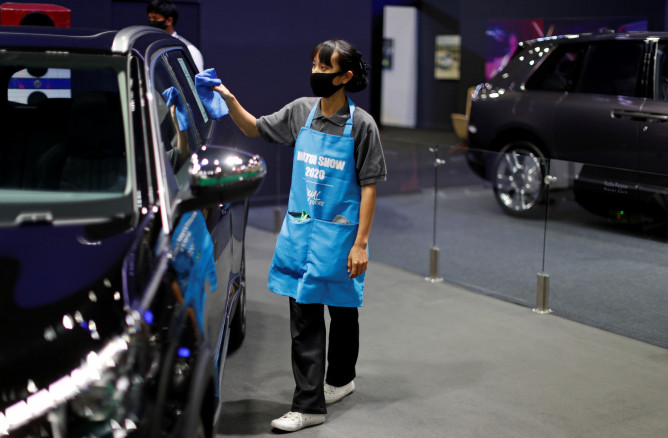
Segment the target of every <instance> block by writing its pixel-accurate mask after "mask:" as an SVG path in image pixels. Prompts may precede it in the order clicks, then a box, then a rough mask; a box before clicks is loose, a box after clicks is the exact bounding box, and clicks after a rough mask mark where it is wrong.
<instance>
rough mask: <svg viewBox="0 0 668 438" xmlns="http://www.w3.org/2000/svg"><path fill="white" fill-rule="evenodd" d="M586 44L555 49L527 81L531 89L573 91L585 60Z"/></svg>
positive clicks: (527, 85)
mask: <svg viewBox="0 0 668 438" xmlns="http://www.w3.org/2000/svg"><path fill="white" fill-rule="evenodd" d="M585 50H586V46H582V45H577V46H562V47H558V48H557V49H555V50H554V51H553V52H552V53H551V54H550V55H549V56H548V58H547V59H546V60H545V61H544V62H543V63H542V64H541V65H540V67H539V68H538V69H537V70H536V72H535V73H534V74H533V75H532V76H531V78H530V79H529V80H528V81H527V83H526V88H527V89H529V90H545V91H562V92H563V91H571V90H572V89H573V87H574V85H575V82H576V80H577V78H578V75H579V73H580V70H581V67H582V61H583V60H584V54H585Z"/></svg>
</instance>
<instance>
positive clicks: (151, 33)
mask: <svg viewBox="0 0 668 438" xmlns="http://www.w3.org/2000/svg"><path fill="white" fill-rule="evenodd" d="M161 40H162V41H164V42H165V44H166V45H170V44H174V45H182V43H181V42H180V41H179V40H178V39H176V38H171V37H169V34H168V33H167V32H165V31H163V30H161V29H157V28H154V27H150V26H130V27H126V28H124V29H121V30H100V29H84V28H69V27H67V28H66V27H51V26H0V49H4V50H38V51H46V50H64V51H69V52H93V53H106V54H127V53H128V52H129V51H130V50H131V49H133V48H137V49H139V50H140V51H141V50H142V49H145V48H146V47H148V46H149V45H151V44H153V43H155V42H156V41H161Z"/></svg>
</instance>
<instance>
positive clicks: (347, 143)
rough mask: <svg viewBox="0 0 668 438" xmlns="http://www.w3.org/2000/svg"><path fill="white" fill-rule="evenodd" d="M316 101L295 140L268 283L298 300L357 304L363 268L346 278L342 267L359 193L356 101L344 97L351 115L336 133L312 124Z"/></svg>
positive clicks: (352, 238) (352, 239) (355, 223)
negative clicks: (285, 211) (287, 193)
mask: <svg viewBox="0 0 668 438" xmlns="http://www.w3.org/2000/svg"><path fill="white" fill-rule="evenodd" d="M319 103H320V101H318V103H316V105H315V106H314V107H313V109H312V110H311V113H310V114H309V117H308V119H307V120H306V124H305V125H304V126H303V127H302V128H301V130H300V131H299V135H298V136H297V141H296V143H295V151H294V157H293V164H292V185H291V187H290V198H289V200H288V214H287V215H286V216H285V219H284V220H283V226H282V227H281V232H280V233H279V235H278V238H277V239H276V250H275V251H274V257H273V259H272V262H271V268H270V271H269V284H268V285H267V287H268V288H269V290H270V291H272V292H275V293H277V294H279V295H286V296H289V297H292V298H294V299H295V300H297V302H298V303H303V304H310V303H321V304H326V305H329V306H339V307H361V306H362V289H363V288H364V274H362V275H360V276H358V277H356V278H352V279H351V278H349V277H348V275H349V273H348V267H347V266H348V254H349V252H350V250H351V248H352V247H353V244H354V243H355V238H356V237H357V228H358V224H359V212H360V199H361V188H360V185H359V183H358V182H357V171H356V169H355V154H354V150H355V146H354V143H353V138H352V136H351V133H352V129H353V113H354V111H355V105H354V104H353V103H352V101H351V100H350V99H348V106H349V108H350V118H349V119H348V120H347V121H346V126H345V129H344V131H343V136H341V137H339V136H337V135H330V134H325V133H323V132H319V131H315V130H313V129H311V122H312V121H313V117H314V116H315V112H316V108H317V107H318V104H319ZM302 212H306V213H307V214H308V218H306V219H304V218H302V217H301V216H302ZM346 222H347V223H346Z"/></svg>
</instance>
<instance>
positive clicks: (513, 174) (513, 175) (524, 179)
mask: <svg viewBox="0 0 668 438" xmlns="http://www.w3.org/2000/svg"><path fill="white" fill-rule="evenodd" d="M491 176H492V178H491V181H492V184H493V186H494V196H495V198H496V201H497V202H498V203H499V205H500V206H501V208H502V209H503V211H504V212H506V213H508V214H512V215H515V216H529V215H531V214H533V213H535V212H536V210H537V207H538V205H540V202H541V201H542V199H543V196H544V190H543V189H544V184H545V183H544V176H545V158H544V156H543V154H542V153H541V152H540V149H538V147H536V146H535V145H534V144H533V143H531V142H529V141H515V142H511V143H509V144H507V145H506V146H505V147H504V148H502V149H501V154H500V155H499V156H498V157H497V158H496V160H495V162H494V167H493V174H492V175H491Z"/></svg>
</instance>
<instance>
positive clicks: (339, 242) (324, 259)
mask: <svg viewBox="0 0 668 438" xmlns="http://www.w3.org/2000/svg"><path fill="white" fill-rule="evenodd" d="M356 237H357V224H338V223H334V222H328V221H321V220H318V219H315V220H314V222H313V232H312V233H311V247H310V248H309V252H308V261H309V267H308V272H307V273H308V275H309V276H310V277H312V278H313V279H314V280H315V279H317V280H322V281H329V282H349V281H351V280H350V278H348V275H349V274H348V254H349V253H350V249H351V248H352V247H353V244H354V243H355V238H356Z"/></svg>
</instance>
